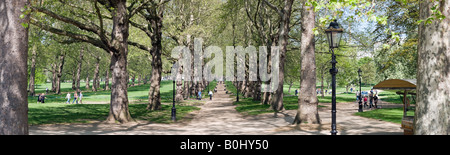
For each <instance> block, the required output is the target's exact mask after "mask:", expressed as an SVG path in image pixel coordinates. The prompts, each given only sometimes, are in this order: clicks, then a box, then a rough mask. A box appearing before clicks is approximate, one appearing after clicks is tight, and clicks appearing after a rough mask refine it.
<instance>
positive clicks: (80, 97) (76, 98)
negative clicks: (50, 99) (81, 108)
mask: <svg viewBox="0 0 450 155" xmlns="http://www.w3.org/2000/svg"><path fill="white" fill-rule="evenodd" d="M66 99H67V102H66V104H70V92H69V93H67V95H66ZM82 99H83V93H82V92H80V95H78V94H77V92H75V93H73V101H72V104H73V103H74V102H75V101H76V104H78V101H80V104H83V100H82Z"/></svg>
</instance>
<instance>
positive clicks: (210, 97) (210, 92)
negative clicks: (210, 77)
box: [197, 89, 217, 100]
mask: <svg viewBox="0 0 450 155" xmlns="http://www.w3.org/2000/svg"><path fill="white" fill-rule="evenodd" d="M214 92H217V90H216V89H214ZM208 95H209V100H212V96H213V92H212V91H211V90H210V91H209V92H208ZM197 100H202V91H198V96H197Z"/></svg>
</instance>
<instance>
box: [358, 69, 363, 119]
mask: <svg viewBox="0 0 450 155" xmlns="http://www.w3.org/2000/svg"><path fill="white" fill-rule="evenodd" d="M361 73H362V71H361V68H360V69H358V76H359V96H358V99H359V102H358V112H363V108H362V107H363V106H362V96H361V95H362V93H361Z"/></svg>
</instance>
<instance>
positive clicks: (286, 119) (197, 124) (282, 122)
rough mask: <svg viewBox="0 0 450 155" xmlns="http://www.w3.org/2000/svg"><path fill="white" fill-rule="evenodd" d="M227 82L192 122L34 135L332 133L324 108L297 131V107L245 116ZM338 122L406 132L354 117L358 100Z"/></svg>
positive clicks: (361, 130)
mask: <svg viewBox="0 0 450 155" xmlns="http://www.w3.org/2000/svg"><path fill="white" fill-rule="evenodd" d="M224 89H225V87H224V85H223V84H218V85H217V93H215V94H214V97H213V99H212V100H211V101H209V98H204V99H203V100H207V102H206V103H205V104H204V105H202V106H200V108H201V110H199V111H197V112H195V116H194V118H193V119H192V120H191V121H189V122H179V123H174V124H154V123H149V122H133V123H127V124H104V123H89V124H67V125H65V124H63V125H60V124H58V125H39V126H31V127H30V134H32V135H41V134H43V135H47V134H58V135H61V134H70V135H85V134H87V135H96V134H105V135H278V134H281V135H286V134H289V135H329V134H330V129H329V128H330V127H328V126H329V124H330V122H331V118H330V117H331V112H330V108H328V107H329V104H324V106H327V108H321V110H320V111H319V115H320V117H321V119H322V123H323V124H324V125H322V128H320V129H317V128H308V127H306V128H302V130H297V129H295V128H294V126H292V125H290V123H291V122H292V121H293V117H294V116H295V114H296V110H288V111H284V112H281V113H278V114H277V117H274V114H273V113H272V114H261V115H257V116H243V115H241V114H239V113H238V112H237V111H236V110H235V106H234V105H233V104H232V103H233V101H234V100H235V99H234V98H231V97H230V95H229V94H226V93H225V90H224ZM337 108H338V113H337V123H338V131H339V133H338V134H341V135H362V134H382V135H386V134H388V135H392V134H397V135H398V134H403V133H402V130H401V129H400V124H395V123H390V122H384V121H379V120H375V119H369V118H363V117H359V116H353V115H352V113H354V112H356V111H357V106H356V104H354V103H338V106H337Z"/></svg>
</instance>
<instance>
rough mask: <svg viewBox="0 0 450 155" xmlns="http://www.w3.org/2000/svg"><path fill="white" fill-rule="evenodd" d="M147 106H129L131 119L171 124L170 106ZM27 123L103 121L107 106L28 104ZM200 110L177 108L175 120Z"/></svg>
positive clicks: (107, 111) (106, 114)
mask: <svg viewBox="0 0 450 155" xmlns="http://www.w3.org/2000/svg"><path fill="white" fill-rule="evenodd" d="M146 106H147V104H130V105H129V109H130V113H131V117H132V118H133V119H137V120H145V121H150V122H154V123H172V121H171V109H172V106H171V105H162V109H161V110H158V111H148V110H146V109H145V108H146ZM28 109H29V111H28V123H29V124H30V125H40V124H58V123H89V122H91V121H93V120H94V121H104V120H106V118H107V117H108V113H109V104H69V105H68V104H59V103H49V104H47V103H46V104H30V105H29V106H28ZM195 110H200V108H198V107H194V106H177V120H182V119H183V117H185V116H186V114H188V113H190V112H192V111H195Z"/></svg>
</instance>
